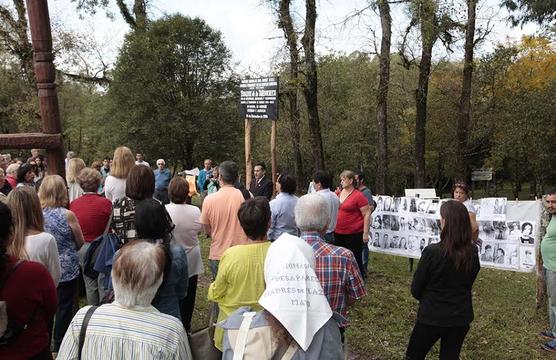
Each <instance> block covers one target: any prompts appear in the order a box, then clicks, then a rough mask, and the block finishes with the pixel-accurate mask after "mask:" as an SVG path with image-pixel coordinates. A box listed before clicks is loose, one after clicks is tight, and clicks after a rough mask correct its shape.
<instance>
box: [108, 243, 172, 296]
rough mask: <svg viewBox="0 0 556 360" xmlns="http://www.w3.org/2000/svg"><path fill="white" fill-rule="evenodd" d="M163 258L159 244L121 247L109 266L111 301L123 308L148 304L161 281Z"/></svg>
mask: <svg viewBox="0 0 556 360" xmlns="http://www.w3.org/2000/svg"><path fill="white" fill-rule="evenodd" d="M165 258H166V255H165V252H164V250H163V249H162V247H161V246H160V245H157V244H153V243H150V242H148V241H143V240H136V241H133V242H130V243H129V244H128V245H126V246H124V247H122V248H121V249H120V250H119V251H118V252H117V253H116V256H115V259H114V265H113V267H112V282H113V285H114V301H116V302H117V303H118V304H120V305H122V306H124V307H133V306H149V305H150V304H151V302H152V300H153V299H154V296H155V295H156V292H157V290H158V288H159V287H160V284H161V283H162V277H163V272H164V261H165Z"/></svg>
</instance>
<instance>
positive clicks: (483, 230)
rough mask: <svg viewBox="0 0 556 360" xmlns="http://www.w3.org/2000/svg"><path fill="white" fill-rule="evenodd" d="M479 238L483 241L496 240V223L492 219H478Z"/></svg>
mask: <svg viewBox="0 0 556 360" xmlns="http://www.w3.org/2000/svg"><path fill="white" fill-rule="evenodd" d="M478 225H479V239H481V240H482V241H491V240H494V235H495V234H494V224H493V222H492V221H478Z"/></svg>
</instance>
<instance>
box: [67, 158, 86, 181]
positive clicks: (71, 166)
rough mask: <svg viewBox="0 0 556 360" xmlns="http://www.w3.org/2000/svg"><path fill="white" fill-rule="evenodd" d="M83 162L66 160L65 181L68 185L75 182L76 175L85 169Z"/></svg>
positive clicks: (74, 159)
mask: <svg viewBox="0 0 556 360" xmlns="http://www.w3.org/2000/svg"><path fill="white" fill-rule="evenodd" d="M86 167H87V165H85V161H83V160H82V159H80V158H71V159H69V160H68V169H67V173H66V181H67V182H68V184H70V183H73V182H76V181H77V175H79V172H80V171H81V170H83V169H84V168H86Z"/></svg>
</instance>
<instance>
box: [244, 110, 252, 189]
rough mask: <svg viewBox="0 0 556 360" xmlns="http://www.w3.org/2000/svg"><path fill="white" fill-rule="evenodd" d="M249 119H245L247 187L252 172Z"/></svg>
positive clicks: (250, 123) (247, 186)
mask: <svg viewBox="0 0 556 360" xmlns="http://www.w3.org/2000/svg"><path fill="white" fill-rule="evenodd" d="M252 121H253V120H251V119H245V187H246V188H247V189H249V185H250V184H251V177H252V176H251V175H252V174H253V159H252V158H251V125H252Z"/></svg>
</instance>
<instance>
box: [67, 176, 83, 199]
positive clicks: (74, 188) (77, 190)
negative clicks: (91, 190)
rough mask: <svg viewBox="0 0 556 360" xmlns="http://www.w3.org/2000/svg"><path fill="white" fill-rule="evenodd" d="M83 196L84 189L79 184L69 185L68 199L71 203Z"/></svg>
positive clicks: (71, 183)
mask: <svg viewBox="0 0 556 360" xmlns="http://www.w3.org/2000/svg"><path fill="white" fill-rule="evenodd" d="M81 195H83V189H82V188H81V186H79V184H78V183H77V182H75V181H74V182H70V183H69V184H68V199H69V202H70V203H71V202H72V201H73V200H75V199H77V198H78V197H80V196H81Z"/></svg>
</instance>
